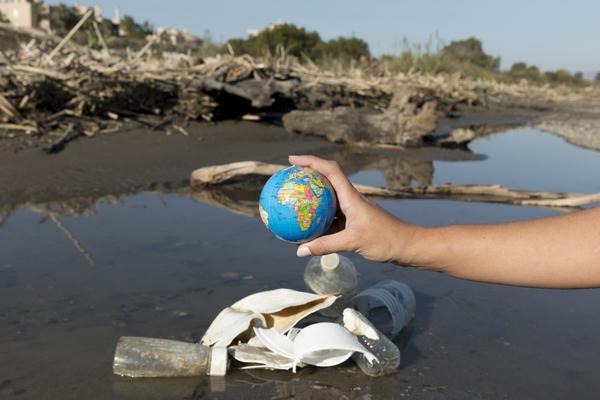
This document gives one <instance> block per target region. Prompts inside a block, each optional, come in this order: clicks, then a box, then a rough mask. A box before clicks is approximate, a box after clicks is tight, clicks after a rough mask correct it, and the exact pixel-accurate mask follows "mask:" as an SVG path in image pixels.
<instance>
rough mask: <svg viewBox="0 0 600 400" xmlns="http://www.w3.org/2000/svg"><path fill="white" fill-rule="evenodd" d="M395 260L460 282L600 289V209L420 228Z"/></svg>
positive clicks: (401, 247) (402, 247)
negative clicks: (529, 218) (481, 223)
mask: <svg viewBox="0 0 600 400" xmlns="http://www.w3.org/2000/svg"><path fill="white" fill-rule="evenodd" d="M399 249H401V250H400V251H401V253H402V254H397V256H396V257H394V259H395V260H396V261H397V262H399V263H408V264H412V265H415V266H417V267H421V268H424V269H431V270H438V271H441V272H444V273H447V274H448V275H451V276H455V277H458V278H464V279H471V280H476V281H482V282H491V283H502V284H509V285H519V286H535V287H548V288H576V287H577V288H581V287H598V286H600V208H597V209H592V210H586V211H580V212H577V213H573V214H569V215H563V216H558V217H551V218H543V219H537V220H529V221H520V222H513V223H507V224H499V225H456V226H448V227H440V228H418V229H416V230H415V231H414V232H413V235H412V238H411V240H410V245H409V246H399Z"/></svg>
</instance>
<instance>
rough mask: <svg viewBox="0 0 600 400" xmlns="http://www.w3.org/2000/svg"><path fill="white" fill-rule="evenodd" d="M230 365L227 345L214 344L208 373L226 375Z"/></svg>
mask: <svg viewBox="0 0 600 400" xmlns="http://www.w3.org/2000/svg"><path fill="white" fill-rule="evenodd" d="M228 366H229V361H228V360H227V347H221V346H214V347H213V348H212V351H211V354H210V369H209V371H208V375H211V376H225V374H226V373H227V367H228Z"/></svg>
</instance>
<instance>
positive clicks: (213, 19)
mask: <svg viewBox="0 0 600 400" xmlns="http://www.w3.org/2000/svg"><path fill="white" fill-rule="evenodd" d="M60 2H63V3H65V4H74V3H75V2H74V1H70V0H62V1H54V0H50V1H47V3H48V4H58V3H60ZM80 4H82V5H95V4H98V5H101V6H102V7H103V8H104V14H105V16H106V17H112V16H113V15H114V9H115V7H117V6H118V7H120V8H121V14H122V15H124V14H129V15H132V16H133V17H134V18H135V19H136V20H139V21H143V20H148V21H150V22H151V23H152V24H153V25H154V26H155V27H160V26H164V27H176V28H179V29H184V30H186V31H188V32H190V33H193V34H196V35H198V36H203V35H204V34H205V32H206V31H209V32H210V34H211V36H212V38H213V39H214V40H217V41H225V40H227V39H229V38H232V37H245V36H246V34H247V31H248V29H251V28H255V29H261V28H263V27H265V26H266V25H268V24H269V23H270V22H289V23H294V24H297V25H301V26H303V27H305V28H306V29H309V30H316V31H318V32H319V33H320V35H321V37H322V38H323V39H331V38H334V37H337V36H352V35H354V36H357V37H360V38H363V39H365V40H366V41H367V43H368V44H369V47H370V49H371V53H372V54H374V55H381V54H383V53H397V52H399V51H400V50H401V49H402V41H403V38H406V39H408V41H409V42H411V43H421V44H423V45H424V44H426V43H427V42H430V41H431V39H430V38H432V37H433V38H439V40H438V39H434V40H433V43H434V45H435V44H436V43H449V42H450V41H452V40H459V39H465V38H468V37H471V36H475V37H477V38H479V39H481V40H482V42H483V45H484V50H485V51H486V52H487V53H488V54H492V55H494V56H500V57H501V59H502V67H503V68H508V67H510V65H512V63H513V62H516V61H525V62H527V63H531V64H534V65H537V66H539V67H540V68H541V69H542V70H550V69H552V70H554V69H557V68H566V69H568V70H570V71H572V72H574V71H582V72H584V73H591V72H595V71H600V1H599V0H571V1H566V0H562V1H560V0H545V1H542V0H502V1H474V0H465V1H461V0H454V1H444V0H437V1H433V0H429V1H426V0H422V1H416V0H415V1H412V0H397V1H392V0H371V1H356V0H321V1H318V0H302V1H289V0H252V1H248V0H219V1H214V0H210V1H205V0H128V1H123V0H122V1H118V0H95V1H93V0H92V1H86V0H83V1H80Z"/></svg>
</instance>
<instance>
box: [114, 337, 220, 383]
mask: <svg viewBox="0 0 600 400" xmlns="http://www.w3.org/2000/svg"><path fill="white" fill-rule="evenodd" d="M228 367H229V362H228V358H227V348H225V347H208V346H203V345H201V344H199V343H187V342H180V341H177V340H168V339H154V338H145V337H133V336H123V337H121V338H119V341H118V342H117V347H116V349H115V358H114V361H113V373H114V374H116V375H121V376H129V377H131V378H158V377H175V376H197V375H213V376H223V375H225V373H226V372H227V368H228Z"/></svg>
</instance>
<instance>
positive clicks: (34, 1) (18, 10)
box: [0, 0, 49, 29]
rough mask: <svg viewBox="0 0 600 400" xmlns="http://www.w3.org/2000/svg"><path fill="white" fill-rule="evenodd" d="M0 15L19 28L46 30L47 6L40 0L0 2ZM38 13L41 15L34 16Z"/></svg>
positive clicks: (2, 0) (5, 0)
mask: <svg viewBox="0 0 600 400" xmlns="http://www.w3.org/2000/svg"><path fill="white" fill-rule="evenodd" d="M0 13H2V15H3V16H4V17H5V18H6V19H8V21H9V22H10V23H11V24H12V25H14V26H17V27H20V28H42V29H48V27H49V23H48V18H47V17H46V18H42V15H45V16H47V15H48V6H47V5H45V4H44V3H42V1H41V0H0ZM36 13H39V14H41V15H36Z"/></svg>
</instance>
